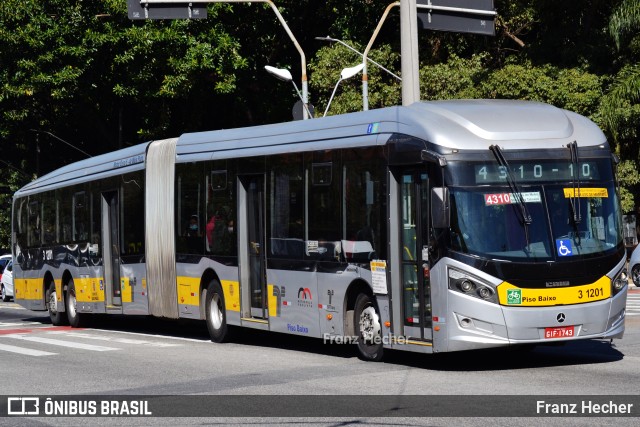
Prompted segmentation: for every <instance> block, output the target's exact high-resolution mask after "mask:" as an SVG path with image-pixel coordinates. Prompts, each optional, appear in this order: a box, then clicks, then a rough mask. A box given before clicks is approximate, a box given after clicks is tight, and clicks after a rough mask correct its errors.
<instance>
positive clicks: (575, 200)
mask: <svg viewBox="0 0 640 427" xmlns="http://www.w3.org/2000/svg"><path fill="white" fill-rule="evenodd" d="M567 148H569V153H571V165H572V167H573V170H572V173H571V184H572V186H573V196H572V197H571V210H572V211H573V222H574V223H575V224H579V223H580V221H581V220H582V217H581V215H580V160H579V159H578V143H577V142H576V141H573V142H570V143H569V144H567ZM576 188H577V189H578V191H576ZM576 205H577V209H576Z"/></svg>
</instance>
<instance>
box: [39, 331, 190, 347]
mask: <svg viewBox="0 0 640 427" xmlns="http://www.w3.org/2000/svg"><path fill="white" fill-rule="evenodd" d="M47 333H48V334H51V335H64V336H67V337H74V338H86V339H88V340H99V341H110V342H117V343H121V344H144V345H148V346H152V347H179V346H180V344H172V343H164V342H158V341H147V340H136V339H131V338H112V337H105V336H97V335H89V334H83V333H80V332H66V331H51V332H47Z"/></svg>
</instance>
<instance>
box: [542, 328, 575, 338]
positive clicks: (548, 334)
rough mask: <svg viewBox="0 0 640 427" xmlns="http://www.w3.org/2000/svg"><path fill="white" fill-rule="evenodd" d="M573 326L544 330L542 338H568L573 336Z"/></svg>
mask: <svg viewBox="0 0 640 427" xmlns="http://www.w3.org/2000/svg"><path fill="white" fill-rule="evenodd" d="M573 330H574V329H573V326H561V327H558V328H544V337H545V338H546V339H547V338H569V337H572V336H573Z"/></svg>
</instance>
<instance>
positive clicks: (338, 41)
mask: <svg viewBox="0 0 640 427" xmlns="http://www.w3.org/2000/svg"><path fill="white" fill-rule="evenodd" d="M316 40H322V41H325V42H336V43H340V44H341V45H342V46H344V47H346V48H347V49H349V50H351V51H352V52H355V53H357V54H358V55H360V57H361V58H362V59H363V60H364V59H365V57H364V53H362V52H359V51H358V50H357V49H354V48H353V47H351V46H349V45H348V44H347V43H345V42H343V41H342V40H339V39H334V38H333V37H329V36H327V37H316ZM366 60H367V61H369V62H371V63H372V64H373V65H375V66H377V67H378V68H380V69H381V70H382V71H386V72H387V74H390V75H391V76H393V77H395V78H396V79H397V80H398V81H400V82H401V81H402V77H400V76H399V75H397V74H395V73H394V72H393V71H391V70H389V69H387V68H385V67H384V66H382V65H381V64H379V63H378V62H376V61H374V60H373V59H371V58H366Z"/></svg>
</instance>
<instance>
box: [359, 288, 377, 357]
mask: <svg viewBox="0 0 640 427" xmlns="http://www.w3.org/2000/svg"><path fill="white" fill-rule="evenodd" d="M354 316H355V318H354V320H355V322H354V324H355V325H356V328H357V331H358V334H357V335H358V351H359V352H360V356H361V358H362V359H363V360H370V361H373V362H379V361H381V360H382V356H383V348H382V333H381V329H382V328H381V327H380V315H379V314H378V311H377V310H376V307H375V304H374V303H373V299H372V298H371V297H370V296H369V295H366V294H360V295H358V298H356V305H355V309H354Z"/></svg>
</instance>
